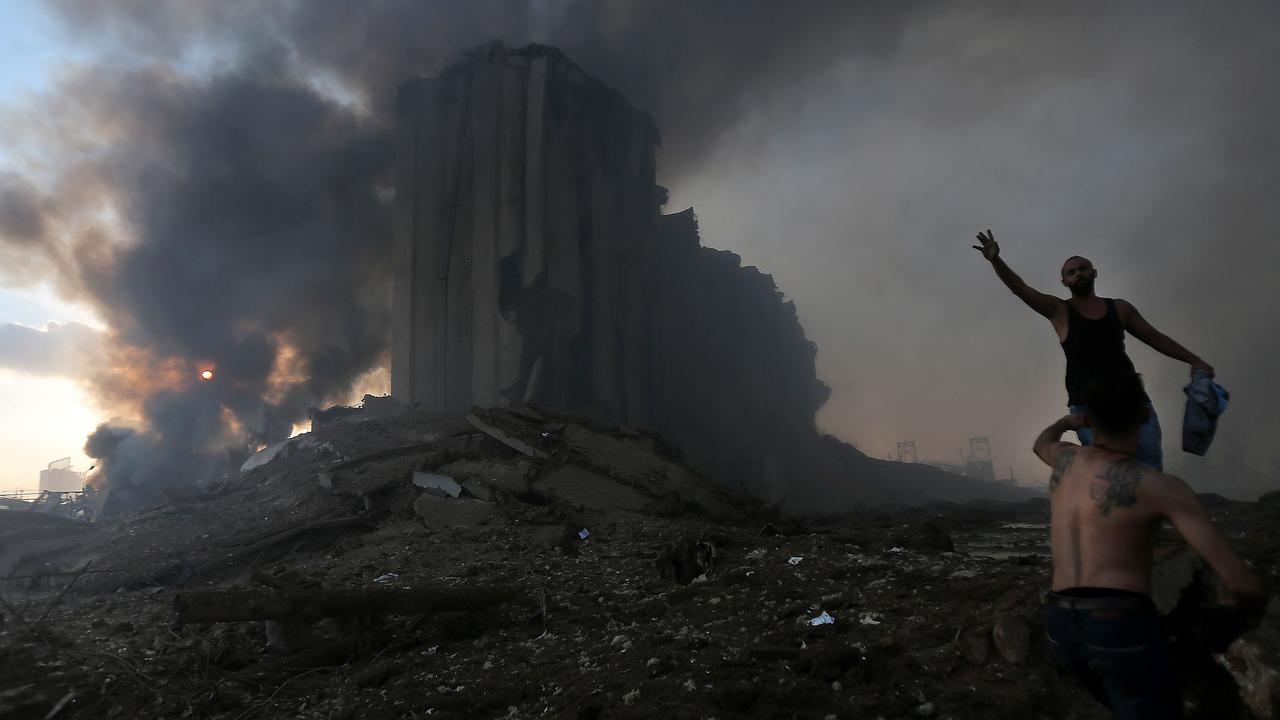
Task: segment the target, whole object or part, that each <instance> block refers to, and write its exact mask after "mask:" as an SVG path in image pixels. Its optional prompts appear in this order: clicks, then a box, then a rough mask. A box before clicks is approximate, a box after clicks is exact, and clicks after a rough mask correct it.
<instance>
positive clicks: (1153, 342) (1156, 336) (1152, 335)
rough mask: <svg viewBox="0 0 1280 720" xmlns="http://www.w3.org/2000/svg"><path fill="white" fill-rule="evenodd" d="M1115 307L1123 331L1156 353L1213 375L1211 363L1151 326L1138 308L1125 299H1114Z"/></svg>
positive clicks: (1193, 369)
mask: <svg viewBox="0 0 1280 720" xmlns="http://www.w3.org/2000/svg"><path fill="white" fill-rule="evenodd" d="M1116 309H1117V311H1118V312H1119V313H1120V322H1121V323H1123V324H1124V329H1125V331H1126V332H1128V333H1129V334H1130V335H1132V336H1134V337H1136V338H1138V339H1139V340H1141V341H1142V342H1144V343H1146V344H1147V345H1150V346H1151V348H1152V349H1153V350H1155V351H1156V352H1158V353H1161V354H1164V355H1167V356H1168V357H1171V358H1173V359H1174V360H1181V361H1182V362H1184V363H1187V364H1188V365H1190V366H1191V370H1192V371H1193V372H1194V371H1196V370H1203V371H1205V372H1206V373H1208V374H1209V376H1210V377H1213V366H1212V365H1210V364H1209V363H1207V362H1205V361H1204V360H1201V359H1200V356H1199V355H1196V354H1195V353H1193V352H1191V351H1190V350H1188V349H1186V348H1184V347H1182V346H1181V345H1179V344H1178V343H1177V341H1175V340H1174V339H1173V338H1171V337H1169V336H1168V335H1165V334H1164V333H1162V332H1160V331H1159V330H1157V329H1155V328H1154V327H1152V325H1151V323H1149V322H1147V319H1146V318H1144V317H1142V313H1139V312H1138V308H1136V307H1134V306H1133V305H1132V304H1130V303H1129V302H1127V301H1125V300H1116Z"/></svg>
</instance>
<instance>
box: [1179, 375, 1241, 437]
mask: <svg viewBox="0 0 1280 720" xmlns="http://www.w3.org/2000/svg"><path fill="white" fill-rule="evenodd" d="M1182 392H1184V393H1186V395H1187V407H1186V410H1185V411H1184V412H1183V414H1182V449H1183V450H1185V451H1186V452H1189V453H1191V454H1193V455H1200V456H1202V457H1203V456H1204V454H1205V453H1207V452H1209V444H1210V443H1212V442H1213V435H1214V433H1215V432H1217V430H1218V417H1219V416H1221V415H1222V413H1223V411H1225V410H1226V409H1227V401H1228V400H1230V398H1231V393H1229V392H1227V390H1226V388H1224V387H1222V386H1221V385H1219V384H1218V383H1216V382H1214V381H1213V378H1211V377H1209V376H1208V375H1206V374H1205V373H1203V372H1199V371H1197V372H1196V373H1194V374H1193V375H1192V376H1191V382H1189V383H1187V386H1186V387H1184V388H1182Z"/></svg>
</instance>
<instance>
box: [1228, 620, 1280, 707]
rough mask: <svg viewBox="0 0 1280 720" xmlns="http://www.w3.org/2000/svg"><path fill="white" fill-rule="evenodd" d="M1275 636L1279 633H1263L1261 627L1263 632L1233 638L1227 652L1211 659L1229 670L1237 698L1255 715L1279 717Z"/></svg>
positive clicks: (1278, 650) (1279, 665)
mask: <svg viewBox="0 0 1280 720" xmlns="http://www.w3.org/2000/svg"><path fill="white" fill-rule="evenodd" d="M1268 636H1269V637H1268ZM1277 636H1280V632H1277V631H1275V630H1271V631H1270V632H1266V629H1265V628H1264V631H1261V632H1259V633H1254V634H1251V635H1247V636H1245V637H1242V638H1240V639H1238V640H1236V641H1235V642H1233V643H1232V644H1231V645H1230V646H1229V647H1228V648H1227V650H1226V652H1224V653H1222V654H1220V655H1217V656H1215V658H1214V659H1215V660H1217V662H1218V664H1219V665H1222V666H1223V667H1224V668H1226V669H1227V672H1229V673H1231V677H1232V678H1233V679H1234V680H1235V681H1236V685H1237V686H1238V687H1239V691H1240V699H1241V700H1242V701H1243V702H1244V704H1245V705H1247V706H1248V707H1249V710H1250V711H1252V712H1253V714H1254V716H1256V717H1258V718H1263V719H1269V718H1275V717H1280V648H1278V647H1277V646H1276V643H1275V641H1276V639H1277ZM1268 640H1269V642H1268Z"/></svg>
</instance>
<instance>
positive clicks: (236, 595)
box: [173, 585, 536, 626]
mask: <svg viewBox="0 0 1280 720" xmlns="http://www.w3.org/2000/svg"><path fill="white" fill-rule="evenodd" d="M513 600H525V601H531V602H536V599H535V598H533V597H532V596H531V595H530V594H529V593H528V592H527V591H526V590H525V589H524V588H522V587H520V586H518V585H487V586H479V587H408V588H397V587H378V588H364V589H358V590H350V589H337V590H296V591H295V590H289V591H280V590H206V591H198V592H188V593H179V594H178V595H177V596H175V597H174V599H173V607H174V619H173V624H174V625H175V626H178V625H187V624H191V623H209V622H245V621H248V620H285V619H293V620H303V621H315V620H319V619H321V618H326V617H361V616H374V615H426V614H430V613H440V612H462V611H466V610H477V609H480V608H484V607H488V606H490V605H499V604H502V603H506V602H511V601H513Z"/></svg>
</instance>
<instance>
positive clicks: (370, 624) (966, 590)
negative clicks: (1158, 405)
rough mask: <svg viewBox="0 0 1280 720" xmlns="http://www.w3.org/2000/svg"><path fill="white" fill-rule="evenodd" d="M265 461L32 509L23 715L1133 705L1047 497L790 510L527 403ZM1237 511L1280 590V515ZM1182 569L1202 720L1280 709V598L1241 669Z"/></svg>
mask: <svg viewBox="0 0 1280 720" xmlns="http://www.w3.org/2000/svg"><path fill="white" fill-rule="evenodd" d="M268 458H269V459H268ZM255 463H256V467H251V469H249V470H247V471H246V472H244V473H242V474H241V475H239V476H238V477H236V478H232V479H228V480H227V481H225V482H223V483H221V484H219V485H217V486H215V487H212V488H209V490H208V492H207V493H206V494H204V495H203V496H200V497H195V498H192V499H190V500H188V501H185V502H183V503H181V504H179V505H174V506H170V507H166V508H162V509H157V510H151V511H145V512H140V513H136V514H134V515H132V516H129V517H127V518H125V519H121V520H116V521H104V522H100V523H97V524H94V525H83V524H78V523H72V522H69V521H61V520H60V519H57V521H56V522H55V521H54V520H50V521H48V522H45V521H42V520H39V519H31V518H28V517H26V516H24V517H23V519H22V520H21V521H19V520H18V519H16V516H14V517H13V518H10V517H9V516H0V523H3V525H0V599H3V600H4V605H3V606H2V609H0V613H3V615H2V617H3V622H2V623H0V661H2V666H3V668H4V674H3V677H2V678H0V717H5V718H8V717H14V718H26V717H30V718H134V717H147V718H151V717H156V718H185V717H192V718H221V719H226V720H243V719H245V718H253V717H258V718H274V717H293V718H426V717H444V718H449V717H458V718H463V717H465V718H525V717H544V716H547V717H568V718H606V717H618V718H627V717H637V718H638V717H646V718H647V717H655V716H659V715H662V716H667V717H671V718H710V717H717V718H731V717H762V718H828V717H835V718H867V719H874V718H885V719H886V720H888V719H896V718H918V717H925V718H927V717H934V718H956V719H960V718H1009V719H1011V720H1012V719H1015V718H1016V719H1018V720H1025V719H1028V718H1032V719H1035V718H1080V719H1082V720H1083V719H1087V718H1103V717H1106V715H1105V712H1104V711H1103V710H1102V709H1101V708H1100V707H1098V706H1097V705H1096V704H1095V703H1094V702H1093V701H1092V700H1091V699H1090V698H1088V697H1087V696H1086V695H1085V694H1084V693H1083V692H1082V691H1081V690H1079V689H1078V688H1076V687H1075V686H1074V685H1073V684H1072V683H1071V682H1070V681H1069V680H1067V679H1065V678H1063V677H1061V676H1060V674H1059V673H1058V671H1057V670H1056V669H1055V666H1054V664H1053V662H1052V658H1051V657H1050V654H1049V650H1048V648H1047V643H1046V642H1045V640H1044V633H1043V624H1042V622H1041V620H1040V597H1041V595H1042V593H1043V590H1044V589H1045V587H1046V585H1047V582H1048V572H1049V564H1048V561H1047V559H1046V558H1045V557H1044V556H1043V552H1044V535H1043V534H1044V533H1045V530H1044V523H1046V522H1047V520H1048V517H1047V503H1045V502H1044V501H1032V502H1029V503H1022V504H1017V505H999V504H991V503H985V504H984V503H973V504H968V505H945V506H933V507H928V508H916V509H906V510H897V511H874V512H873V511H866V512H862V513H855V514H851V515H846V516H841V517H838V518H827V519H814V520H810V521H807V522H803V523H802V522H797V521H783V520H780V519H778V518H776V517H771V516H770V515H769V513H768V512H767V510H766V509H765V508H762V507H759V506H756V505H753V504H752V503H750V502H748V501H745V500H743V499H741V498H735V497H732V496H729V495H727V494H725V493H723V492H721V491H719V490H717V489H716V488H715V487H713V486H712V485H711V484H709V483H707V482H705V481H704V480H703V479H701V478H698V477H697V476H695V475H693V474H692V473H690V472H688V471H687V470H685V469H684V468H683V467H682V466H681V465H680V463H679V462H678V459H677V458H675V457H674V455H673V454H672V453H671V452H670V451H669V450H668V449H666V448H665V447H664V446H663V445H662V443H661V442H660V441H658V440H656V439H654V438H651V437H647V436H645V435H643V434H640V433H636V432H634V431H629V430H627V429H618V428H599V427H595V426H593V425H591V424H590V423H588V422H586V421H582V420H574V419H570V418H553V417H549V416H544V415H539V414H538V413H536V412H534V411H531V410H525V409H519V410H514V411H501V412H499V411H488V412H485V413H480V414H478V415H475V416H473V417H472V418H471V420H470V421H466V420H456V421H452V420H450V421H443V420H437V419H432V418H429V417H425V416H417V415H401V416H397V417H393V418H387V419H378V420H364V421H361V418H359V417H351V418H341V419H338V420H336V421H334V422H331V423H329V424H327V425H325V426H324V427H321V428H318V429H316V430H315V431H314V432H313V433H311V434H309V435H305V436H301V437H299V438H295V439H294V440H292V441H290V442H289V443H288V444H285V445H282V446H280V447H278V448H272V449H270V450H269V452H267V453H264V454H263V455H260V456H259V457H257V458H255V459H254V460H253V461H252V462H251V463H250V465H253V464H255ZM1208 499H1209V501H1211V502H1212V505H1213V510H1214V513H1215V515H1216V516H1217V517H1218V518H1219V520H1220V522H1222V523H1223V525H1224V526H1225V527H1226V528H1227V529H1228V531H1229V532H1230V533H1231V534H1232V535H1233V538H1235V539H1236V540H1237V541H1238V542H1239V543H1240V546H1241V547H1242V549H1243V551H1244V552H1245V553H1246V555H1247V556H1248V557H1250V559H1251V560H1252V561H1254V562H1255V563H1256V564H1258V565H1259V566H1260V567H1261V568H1262V569H1263V571H1264V572H1265V573H1266V574H1267V576H1268V577H1269V579H1270V581H1272V582H1274V581H1275V580H1277V579H1278V578H1280V563H1278V562H1277V560H1278V559H1280V552H1278V551H1280V522H1277V521H1280V502H1276V501H1275V498H1264V500H1266V502H1263V503H1257V504H1254V503H1233V502H1229V501H1225V500H1222V499H1220V498H1208ZM1159 553H1160V555H1161V557H1162V558H1164V559H1163V561H1162V563H1161V566H1160V571H1159V573H1158V580H1157V584H1158V592H1157V595H1156V600H1157V602H1158V603H1159V604H1160V605H1161V607H1162V610H1164V611H1165V612H1166V613H1167V614H1168V615H1169V621H1170V624H1171V628H1173V629H1175V630H1176V631H1177V633H1178V635H1177V636H1176V637H1177V638H1178V640H1177V644H1176V647H1177V649H1178V653H1179V658H1180V660H1179V661H1180V663H1181V666H1182V667H1183V669H1184V674H1185V677H1184V684H1185V686H1186V687H1187V693H1186V695H1187V700H1188V710H1189V716H1190V717H1209V716H1212V717H1214V718H1215V720H1230V719H1231V718H1251V717H1264V718H1265V717H1270V716H1272V715H1273V713H1275V712H1276V710H1275V709H1274V706H1275V704H1276V700H1277V698H1278V695H1280V677H1278V676H1277V675H1276V674H1275V668H1277V667H1280V664H1277V654H1278V652H1280V640H1278V638H1280V606H1277V604H1276V603H1273V604H1272V606H1271V608H1270V612H1269V615H1268V616H1267V619H1266V621H1265V623H1264V624H1263V625H1262V627H1260V628H1258V629H1254V630H1252V631H1250V632H1249V633H1248V634H1246V635H1245V636H1244V637H1243V638H1242V639H1240V640H1237V641H1235V642H1234V644H1232V645H1231V646H1230V649H1228V650H1227V651H1226V653H1225V654H1219V655H1216V656H1215V655H1213V654H1212V653H1211V652H1209V651H1208V650H1207V649H1206V647H1208V646H1213V645H1214V643H1215V642H1220V641H1219V639H1217V638H1215V637H1214V635H1215V628H1216V629H1217V630H1218V631H1222V630H1224V628H1223V627H1222V625H1221V623H1219V624H1218V625H1214V624H1213V623H1212V622H1208V623H1207V621H1206V620H1205V618H1206V617H1207V615H1206V614H1205V612H1203V611H1202V608H1203V607H1204V606H1206V605H1208V604H1211V602H1210V601H1211V598H1207V595H1208V594H1211V593H1212V591H1213V584H1212V582H1211V579H1210V578H1207V577H1206V576H1205V573H1204V572H1203V571H1202V569H1201V568H1199V567H1198V565H1197V563H1196V561H1195V560H1194V558H1193V557H1192V556H1190V555H1188V554H1187V553H1186V552H1185V550H1183V549H1182V548H1181V547H1180V545H1179V544H1178V542H1177V541H1176V539H1175V538H1173V537H1172V536H1168V537H1165V538H1163V539H1162V541H1161V544H1160V548H1159ZM343 590H353V591H356V592H354V593H346V594H344V593H342V592H341V591H343ZM375 600H376V601H375ZM322 616H327V617H322ZM1217 634H1221V632H1218V633H1217ZM1242 690H1243V691H1242Z"/></svg>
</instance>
